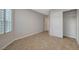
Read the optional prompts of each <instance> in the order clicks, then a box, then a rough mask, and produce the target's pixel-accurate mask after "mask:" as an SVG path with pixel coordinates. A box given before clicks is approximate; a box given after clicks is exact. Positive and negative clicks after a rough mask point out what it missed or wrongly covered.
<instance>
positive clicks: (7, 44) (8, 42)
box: [0, 40, 15, 50]
mask: <svg viewBox="0 0 79 59" xmlns="http://www.w3.org/2000/svg"><path fill="white" fill-rule="evenodd" d="M14 41H15V40H11V41H10V42H8V43H7V44H6V45H4V46H3V47H2V48H0V50H3V49H5V48H6V47H7V46H8V45H10V44H11V43H13V42H14Z"/></svg>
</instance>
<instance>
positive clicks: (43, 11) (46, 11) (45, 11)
mask: <svg viewBox="0 0 79 59" xmlns="http://www.w3.org/2000/svg"><path fill="white" fill-rule="evenodd" d="M32 10H34V11H36V12H39V13H42V14H43V15H48V14H49V11H50V10H51V9H32ZM61 10H63V11H69V10H72V9H52V11H54V12H57V11H61Z"/></svg>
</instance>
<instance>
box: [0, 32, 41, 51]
mask: <svg viewBox="0 0 79 59" xmlns="http://www.w3.org/2000/svg"><path fill="white" fill-rule="evenodd" d="M41 32H42V31H41ZM41 32H35V33H30V34H28V35H27V34H25V35H23V36H21V37H18V38H15V39H14V40H11V41H10V42H9V43H7V44H6V45H4V46H3V47H2V48H0V50H3V49H5V48H6V47H7V46H8V45H10V44H11V43H13V42H14V41H16V40H19V39H22V38H24V37H28V36H32V35H35V34H38V33H41Z"/></svg>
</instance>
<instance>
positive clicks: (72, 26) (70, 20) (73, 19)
mask: <svg viewBox="0 0 79 59" xmlns="http://www.w3.org/2000/svg"><path fill="white" fill-rule="evenodd" d="M63 37H68V38H74V39H77V10H70V11H65V12H63Z"/></svg>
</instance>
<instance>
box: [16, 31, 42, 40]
mask: <svg viewBox="0 0 79 59" xmlns="http://www.w3.org/2000/svg"><path fill="white" fill-rule="evenodd" d="M38 33H41V32H35V33H29V34H28V35H27V34H24V35H22V36H20V37H18V38H15V40H19V39H22V38H24V37H29V36H32V35H35V34H38Z"/></svg>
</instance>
